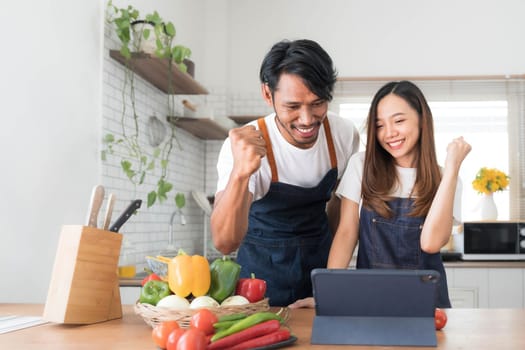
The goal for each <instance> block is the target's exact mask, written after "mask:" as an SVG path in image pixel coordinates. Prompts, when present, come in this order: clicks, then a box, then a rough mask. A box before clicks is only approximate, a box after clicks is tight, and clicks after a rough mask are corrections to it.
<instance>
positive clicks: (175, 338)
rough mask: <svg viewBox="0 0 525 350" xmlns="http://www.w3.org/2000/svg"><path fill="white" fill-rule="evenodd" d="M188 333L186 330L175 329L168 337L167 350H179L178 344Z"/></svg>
mask: <svg viewBox="0 0 525 350" xmlns="http://www.w3.org/2000/svg"><path fill="white" fill-rule="evenodd" d="M184 333H186V330H185V329H183V328H177V329H174V330H173V331H172V332H171V333H170V335H169V336H168V342H167V343H166V349H167V350H177V344H178V342H179V339H180V337H182V335H183V334H184Z"/></svg>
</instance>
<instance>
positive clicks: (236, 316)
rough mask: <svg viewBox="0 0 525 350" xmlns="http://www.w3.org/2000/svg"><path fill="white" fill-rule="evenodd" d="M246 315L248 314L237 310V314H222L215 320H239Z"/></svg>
mask: <svg viewBox="0 0 525 350" xmlns="http://www.w3.org/2000/svg"><path fill="white" fill-rule="evenodd" d="M246 316H248V315H246V314H245V313H243V312H239V313H237V314H229V315H223V316H221V317H219V320H218V321H217V322H223V321H235V320H240V319H242V318H245V317H246Z"/></svg>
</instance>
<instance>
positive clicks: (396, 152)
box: [375, 94, 420, 168]
mask: <svg viewBox="0 0 525 350" xmlns="http://www.w3.org/2000/svg"><path fill="white" fill-rule="evenodd" d="M375 122H376V131H377V141H378V142H379V144H380V145H381V147H383V148H384V149H385V150H386V151H387V152H388V153H390V155H391V156H392V157H393V158H394V160H395V162H396V164H397V165H398V166H401V167H403V168H415V167H417V164H415V163H416V161H417V159H418V157H417V156H418V152H419V149H418V141H419V136H420V128H419V115H418V114H417V111H416V110H415V109H413V108H412V107H411V106H410V105H409V104H408V103H407V102H406V101H405V100H404V99H402V98H401V97H399V96H397V95H395V94H389V95H386V96H385V97H384V98H383V99H382V100H381V101H379V104H378V105H377V119H376V121H375Z"/></svg>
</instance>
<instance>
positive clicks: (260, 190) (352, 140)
mask: <svg viewBox="0 0 525 350" xmlns="http://www.w3.org/2000/svg"><path fill="white" fill-rule="evenodd" d="M328 121H329V124H330V131H331V132H332V139H333V142H334V148H335V153H336V157H337V168H338V175H337V178H338V179H339V178H340V177H341V175H342V174H343V171H344V169H345V168H346V165H347V164H348V160H349V159H350V156H351V155H352V154H354V153H356V152H357V151H358V149H359V133H358V131H357V129H356V127H355V126H354V124H353V123H352V122H351V121H350V120H348V119H343V118H341V117H339V116H337V115H336V114H334V113H331V112H328ZM265 122H266V127H267V128H268V134H269V137H270V140H271V143H272V150H273V155H274V158H275V163H276V166H277V173H278V176H279V182H282V183H287V184H291V185H296V186H301V187H307V188H308V187H314V186H317V184H319V182H320V181H321V180H322V178H323V177H324V176H325V175H326V173H327V172H328V171H329V170H330V168H331V165H330V154H329V152H328V145H327V141H326V136H325V130H324V126H321V128H320V129H319V136H318V138H317V140H316V142H315V144H314V145H313V146H312V147H310V148H308V149H302V148H298V147H296V146H294V145H291V144H290V143H289V142H288V141H286V139H285V138H284V137H283V136H282V135H281V133H280V132H279V129H278V128H277V124H276V123H277V122H276V120H275V113H272V114H270V115H268V116H266V117H265ZM249 125H254V126H255V127H256V128H257V129H258V128H259V127H258V126H257V121H252V122H250V123H249ZM232 167H233V154H232V150H231V144H230V139H229V138H227V139H226V140H225V141H224V143H223V145H222V148H221V151H220V153H219V159H218V161H217V172H218V176H219V178H218V181H217V192H220V191H222V190H224V188H225V187H226V185H227V183H228V180H229V177H230V173H231V170H232ZM271 181H272V173H271V170H270V165H269V163H268V158H267V157H264V158H263V159H262V160H261V166H260V167H259V170H257V171H256V172H255V173H253V174H252V176H251V177H250V182H249V185H248V189H249V191H250V192H251V193H252V194H253V199H254V200H258V199H260V198H262V197H264V195H265V194H266V193H267V192H268V189H269V187H270V183H271Z"/></svg>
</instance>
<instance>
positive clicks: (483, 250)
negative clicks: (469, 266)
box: [462, 221, 525, 260]
mask: <svg viewBox="0 0 525 350" xmlns="http://www.w3.org/2000/svg"><path fill="white" fill-rule="evenodd" d="M463 235H464V236H463V256H462V258H463V260H525V222H521V221H519V222H518V221H492V222H482V221H480V222H465V223H463Z"/></svg>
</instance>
